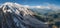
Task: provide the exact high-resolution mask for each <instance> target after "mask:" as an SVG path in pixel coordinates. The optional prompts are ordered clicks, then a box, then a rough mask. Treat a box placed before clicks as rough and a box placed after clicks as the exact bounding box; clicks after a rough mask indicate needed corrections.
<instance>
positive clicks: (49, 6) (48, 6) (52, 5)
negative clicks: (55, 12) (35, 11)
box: [24, 4, 60, 9]
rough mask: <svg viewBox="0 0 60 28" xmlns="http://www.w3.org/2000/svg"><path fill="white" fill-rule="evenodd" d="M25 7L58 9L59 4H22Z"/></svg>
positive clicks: (59, 7)
mask: <svg viewBox="0 0 60 28" xmlns="http://www.w3.org/2000/svg"><path fill="white" fill-rule="evenodd" d="M24 6H25V7H27V8H40V9H60V6H57V5H55V4H47V5H46V6H43V5H40V6H29V5H24Z"/></svg>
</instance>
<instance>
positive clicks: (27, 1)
mask: <svg viewBox="0 0 60 28" xmlns="http://www.w3.org/2000/svg"><path fill="white" fill-rule="evenodd" d="M5 2H16V3H19V4H22V5H31V6H36V5H47V3H49V4H55V5H58V6H60V0H0V3H5Z"/></svg>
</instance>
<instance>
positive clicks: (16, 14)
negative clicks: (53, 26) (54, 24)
mask: <svg viewBox="0 0 60 28" xmlns="http://www.w3.org/2000/svg"><path fill="white" fill-rule="evenodd" d="M33 15H34V13H33V12H32V11H31V10H29V9H28V8H26V7H23V6H22V5H20V4H17V3H10V2H7V3H4V4H2V5H1V6H0V18H1V19H0V28H47V25H45V24H44V23H43V22H42V21H39V20H37V19H36V18H35V17H34V16H33Z"/></svg>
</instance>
